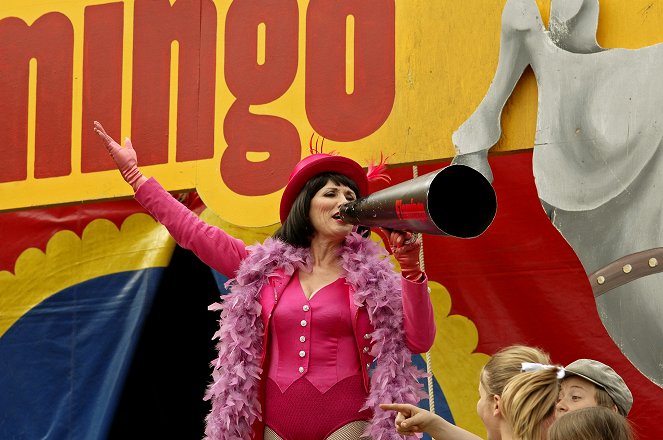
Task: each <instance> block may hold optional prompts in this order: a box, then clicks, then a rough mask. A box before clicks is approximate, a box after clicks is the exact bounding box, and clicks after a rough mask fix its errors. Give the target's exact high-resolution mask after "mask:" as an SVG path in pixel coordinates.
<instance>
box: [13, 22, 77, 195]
mask: <svg viewBox="0 0 663 440" xmlns="http://www.w3.org/2000/svg"><path fill="white" fill-rule="evenodd" d="M73 47H74V36H73V29H72V25H71V22H70V21H69V19H68V18H67V17H66V16H64V15H62V14H60V13H56V12H54V13H49V14H46V15H44V16H42V17H40V18H39V19H38V20H37V21H35V22H34V23H33V24H32V26H28V25H27V24H26V23H25V22H24V21H22V20H20V19H18V18H14V17H10V18H5V19H3V20H0V78H2V80H0V157H2V165H1V166H0V183H1V182H14V181H19V180H25V179H27V178H28V175H27V174H28V163H27V160H28V98H29V97H28V94H29V90H28V88H29V76H30V67H29V66H30V60H31V59H32V58H35V59H36V60H37V88H36V95H37V96H36V109H35V110H36V128H35V153H34V154H35V157H34V177H35V178H38V179H39V178H44V177H56V176H64V175H67V174H69V173H70V172H71V101H72V83H73V78H72V69H73Z"/></svg>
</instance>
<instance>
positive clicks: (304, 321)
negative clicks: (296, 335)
mask: <svg viewBox="0 0 663 440" xmlns="http://www.w3.org/2000/svg"><path fill="white" fill-rule="evenodd" d="M300 324H301V325H302V327H306V320H305V319H302V322H300Z"/></svg>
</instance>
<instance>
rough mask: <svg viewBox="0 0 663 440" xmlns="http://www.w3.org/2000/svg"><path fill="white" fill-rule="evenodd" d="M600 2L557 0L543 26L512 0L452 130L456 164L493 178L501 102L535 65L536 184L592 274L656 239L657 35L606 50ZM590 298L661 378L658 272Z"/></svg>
mask: <svg viewBox="0 0 663 440" xmlns="http://www.w3.org/2000/svg"><path fill="white" fill-rule="evenodd" d="M598 10H599V5H598V1H597V0H553V2H552V4H551V18H550V24H549V29H548V30H546V29H545V27H544V25H543V23H542V20H541V18H540V12H539V10H538V7H537V5H536V3H535V1H534V0H507V2H506V5H505V7H504V11H503V13H502V31H501V40H500V54H499V62H498V66H497V71H496V73H495V77H494V78H493V82H492V84H491V85H490V88H489V89H488V92H487V93H486V96H485V97H484V99H483V101H482V102H481V104H480V105H479V106H478V107H477V109H476V110H475V112H474V113H473V114H472V115H471V116H470V117H469V118H468V119H467V120H466V121H465V122H464V123H463V124H462V125H461V126H460V127H459V129H458V130H457V131H456V132H455V133H454V135H453V142H454V145H455V146H456V151H457V154H456V157H455V158H454V163H463V164H466V165H470V166H472V167H474V168H476V169H478V170H479V171H481V172H482V173H483V174H484V175H486V176H487V177H488V178H489V179H490V180H492V173H491V171H490V167H489V165H488V161H487V160H486V157H487V152H488V149H490V148H491V147H492V146H493V145H494V144H495V143H496V142H497V141H498V139H499V137H500V134H501V129H500V115H501V112H502V109H503V107H504V104H505V102H506V100H507V98H508V97H509V96H510V94H511V92H512V91H513V88H514V87H515V85H516V83H517V82H518V80H519V79H520V76H521V75H522V73H523V71H524V69H525V68H526V67H527V66H528V65H530V66H531V67H532V69H533V71H534V74H535V76H536V81H537V84H538V94H539V95H538V117H537V126H536V138H535V146H534V156H533V170H534V177H535V182H536V187H537V190H538V193H539V197H540V199H541V202H542V204H543V207H544V209H545V210H546V212H547V213H548V215H549V217H550V220H551V221H552V223H553V224H554V225H555V226H556V227H557V228H558V229H559V231H560V232H561V233H562V235H563V236H564V237H565V238H566V240H567V241H568V242H569V244H570V245H571V246H572V247H573V249H574V250H575V252H576V254H577V255H578V257H579V258H580V261H581V262H582V264H583V266H584V268H585V270H586V272H587V273H588V274H589V273H592V272H594V271H596V270H597V269H599V268H602V267H604V266H606V265H608V264H609V263H610V262H612V261H615V260H617V259H619V258H621V257H624V256H625V255H628V254H632V253H636V252H639V251H643V250H645V249H650V248H656V247H662V246H663V221H662V219H663V217H662V211H663V148H662V147H661V143H662V140H663V81H662V80H661V78H662V76H661V75H662V74H663V45H662V44H657V45H654V46H649V47H645V48H641V49H637V50H628V49H603V48H601V47H600V46H599V45H598V44H597V42H596V28H597V23H598ZM659 264H663V261H660V262H659ZM596 302H597V307H598V311H599V315H600V317H601V319H602V321H603V324H604V325H605V327H606V329H607V330H608V332H609V333H610V335H611V337H612V338H613V340H614V341H615V342H616V343H617V345H618V346H619V347H620V349H621V350H622V352H623V353H624V354H625V355H626V356H627V357H628V358H629V359H630V360H631V362H632V363H633V364H634V365H635V366H636V367H637V368H638V369H639V370H640V371H641V372H642V373H643V374H645V375H646V376H647V377H649V378H650V379H651V380H652V381H653V382H654V383H656V384H658V385H659V386H663V318H662V317H663V274H658V275H649V276H645V277H642V278H639V279H637V280H635V281H633V282H630V283H628V284H625V285H623V286H621V287H618V288H616V289H614V290H611V291H610V292H607V293H605V294H603V295H601V296H599V297H597V299H596Z"/></svg>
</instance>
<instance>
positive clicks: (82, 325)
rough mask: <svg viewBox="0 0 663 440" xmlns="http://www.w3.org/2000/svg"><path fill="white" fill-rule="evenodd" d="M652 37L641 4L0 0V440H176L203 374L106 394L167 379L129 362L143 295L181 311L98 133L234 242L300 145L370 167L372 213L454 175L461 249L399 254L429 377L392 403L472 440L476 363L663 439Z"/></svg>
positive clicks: (254, 230) (168, 250)
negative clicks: (536, 350) (427, 181)
mask: <svg viewBox="0 0 663 440" xmlns="http://www.w3.org/2000/svg"><path fill="white" fill-rule="evenodd" d="M661 29H663V14H661V12H660V10H659V9H658V6H657V5H656V4H655V3H651V2H649V1H644V0H634V1H629V2H620V1H611V0H601V1H600V2H599V1H598V0H573V1H571V0H568V1H564V0H495V1H492V0H491V1H481V2H463V1H445V2H439V1H433V0H408V1H407V2H400V3H398V2H395V1H393V0H343V1H336V0H334V1H329V0H255V1H253V0H252V1H239V0H235V1H231V0H117V1H109V0H53V1H48V2H45V1H43V0H4V1H3V2H2V5H0V116H1V117H0V157H2V161H1V163H0V237H1V238H2V242H3V247H2V251H0V390H1V391H2V392H0V437H2V438H25V439H28V438H30V439H31V438H49V439H60V438H69V439H88V438H94V439H97V438H106V437H108V436H111V433H113V432H116V433H117V432H119V431H114V429H117V428H116V426H117V424H118V423H119V422H117V421H116V415H117V413H118V411H119V412H120V413H122V414H127V413H129V416H127V417H129V419H128V420H130V422H131V423H133V424H134V425H133V426H135V428H132V429H133V432H134V433H136V432H138V433H142V434H144V435H147V436H149V435H153V436H158V435H162V436H168V435H169V434H171V435H172V434H173V433H174V432H176V433H177V434H181V436H182V437H185V438H189V437H196V436H197V437H201V436H202V425H203V423H204V422H203V418H204V414H205V410H206V409H208V408H206V407H205V405H206V404H205V403H201V402H202V398H203V390H204V387H205V385H206V383H207V381H208V380H209V378H208V377H207V375H208V373H209V370H208V369H207V368H206V367H207V362H209V360H211V359H206V358H205V355H204V354H203V356H202V357H203V360H202V361H196V362H200V365H201V366H202V367H201V368H202V370H203V373H202V375H201V376H200V378H199V379H198V381H199V383H200V387H201V390H200V391H199V392H198V394H197V395H194V396H193V397H191V396H190V395H187V397H182V395H180V394H173V395H171V396H168V395H167V393H164V394H163V395H162V394H159V396H164V397H161V398H162V399H165V400H164V402H158V403H155V404H154V405H151V406H150V405H144V404H143V401H142V400H140V399H137V400H136V402H128V403H127V401H130V400H132V399H123V398H122V395H123V393H128V392H129V391H128V388H130V387H132V386H134V385H135V382H131V381H129V382H127V380H126V378H127V377H128V375H131V374H132V371H133V372H135V371H137V370H138V367H136V365H135V363H134V362H146V363H147V364H149V365H150V366H152V367H153V366H155V365H157V366H158V370H160V373H159V374H160V375H158V376H151V377H148V376H145V377H143V376H139V377H140V379H139V382H140V381H150V380H152V378H153V377H159V378H168V379H171V378H173V377H177V375H178V371H177V370H176V368H178V367H176V365H175V364H174V363H173V362H166V361H164V359H165V358H164V355H163V353H158V354H157V352H158V351H160V350H162V346H161V345H157V344H154V346H150V343H149V342H145V341H148V340H147V339H143V344H139V341H141V338H143V337H144V332H143V329H144V326H145V323H146V321H147V320H148V318H149V315H150V313H152V312H154V313H166V314H167V313H171V312H172V313H173V314H176V312H177V311H179V310H177V307H178V306H177V305H174V306H173V308H174V310H171V311H170V312H164V311H162V310H161V309H159V311H154V309H153V307H152V305H153V303H154V301H155V300H156V299H158V296H159V295H163V293H162V292H163V291H164V289H165V287H166V286H164V284H168V283H172V284H173V285H174V287H176V288H177V290H178V292H177V295H178V297H180V296H179V295H181V301H188V300H189V299H190V298H191V295H193V292H198V291H199V290H201V289H203V288H202V287H201V285H200V284H199V283H200V281H199V280H196V279H195V278H194V277H187V276H186V273H183V274H178V277H176V278H177V281H176V283H175V282H173V281H172V280H171V279H166V281H164V279H165V278H164V273H165V271H167V270H168V269H173V270H180V268H179V266H178V267H177V269H175V265H176V264H177V263H173V262H171V256H172V255H173V252H174V249H176V245H175V243H174V242H173V240H172V238H170V236H169V235H168V232H167V231H166V230H165V229H164V228H163V227H162V226H160V225H159V224H158V223H157V222H156V221H155V220H153V219H152V218H151V217H150V216H149V215H147V214H146V213H145V212H144V210H143V209H142V208H141V207H140V206H139V205H138V204H137V203H136V202H135V201H133V200H132V199H131V196H132V190H131V187H129V186H128V185H126V183H125V182H124V181H123V180H122V177H121V176H120V174H119V173H118V171H117V170H116V168H115V164H114V162H113V161H112V159H111V158H109V156H108V153H107V152H106V150H105V149H104V148H103V146H102V145H101V143H100V141H99V139H98V138H97V135H96V134H95V133H94V132H93V130H92V124H93V121H101V122H102V123H103V125H104V127H105V128H106V130H107V131H108V133H109V134H110V135H111V136H112V137H114V138H115V139H117V140H122V139H124V138H125V137H128V138H131V141H132V142H133V145H134V147H135V149H136V152H137V154H138V160H139V166H140V169H141V171H142V172H143V173H144V174H145V175H146V176H151V177H155V178H157V179H158V180H159V182H160V183H161V184H162V185H163V186H164V187H165V188H166V189H167V190H168V191H170V192H172V193H173V194H175V196H176V197H178V199H179V200H180V201H182V202H183V203H185V204H186V205H187V206H189V207H190V208H192V209H193V210H194V211H195V213H196V214H197V215H200V217H201V218H202V219H203V220H205V221H206V222H208V223H211V224H214V225H216V226H219V227H221V228H223V229H224V230H226V231H228V232H229V233H230V234H231V235H233V236H235V237H238V238H240V239H241V240H243V241H244V242H245V243H246V244H247V245H250V244H253V243H255V242H256V241H258V242H262V241H263V240H264V239H265V238H267V237H269V236H270V235H271V234H272V233H273V232H274V231H275V230H276V228H277V227H278V221H279V215H278V205H279V200H280V197H281V194H282V190H283V187H284V186H285V184H286V182H287V179H288V176H289V174H290V172H291V170H292V168H293V166H294V165H295V164H296V163H297V162H298V161H299V160H300V159H301V158H302V157H304V156H306V155H308V154H310V145H311V144H316V142H323V140H324V144H323V145H324V147H323V148H324V150H325V151H327V152H329V151H335V152H338V153H340V154H342V155H344V156H348V157H350V158H352V159H355V160H356V161H358V162H359V163H361V164H363V165H366V166H368V165H369V164H372V163H375V162H376V161H378V160H379V159H380V157H381V156H382V157H387V163H388V167H389V168H388V171H387V173H388V174H389V175H390V176H391V183H389V184H388V183H386V182H379V183H372V184H371V185H372V186H371V190H372V191H377V190H380V189H383V188H385V187H386V186H387V185H393V184H397V183H400V182H403V181H406V180H408V179H411V178H413V177H415V176H420V175H423V174H425V173H427V172H430V171H434V170H438V169H440V168H442V167H445V166H448V165H449V164H450V163H454V164H458V163H461V164H465V165H468V166H471V167H473V168H475V169H476V170H478V171H480V172H481V173H483V174H484V175H485V176H486V177H487V178H488V179H489V180H490V181H491V182H492V185H493V187H494V189H495V194H496V196H497V215H496V218H495V220H494V221H493V223H492V224H491V226H490V227H489V228H488V230H487V231H486V232H485V233H483V234H482V235H481V236H479V237H477V238H472V239H459V238H456V237H450V236H437V235H428V234H425V235H424V237H423V246H424V259H423V262H424V265H425V269H426V272H427V274H428V277H429V280H430V287H431V298H432V302H433V305H434V307H435V314H436V321H437V328H438V333H437V339H436V342H435V345H434V347H433V348H432V349H431V351H430V353H428V354H426V355H421V356H420V355H416V356H414V359H415V363H416V364H417V365H418V366H419V367H421V368H423V369H428V370H429V372H430V373H431V378H430V380H429V381H427V383H426V385H427V387H432V388H431V389H430V390H429V391H430V394H429V396H430V398H431V399H430V400H423V401H422V402H420V405H421V406H423V407H427V408H431V409H432V410H434V411H435V412H436V413H438V414H440V415H441V416H443V417H444V418H446V419H447V420H449V421H452V422H453V423H455V424H457V425H459V426H462V427H463V428H465V429H467V430H469V431H471V432H474V433H476V434H478V435H480V436H482V437H484V438H485V435H486V432H485V429H484V426H483V425H482V423H481V420H480V419H479V417H478V416H477V414H476V401H477V399H478V390H477V384H478V377H479V372H480V371H481V367H482V366H483V365H484V364H485V363H486V362H487V361H488V359H489V358H490V356H491V355H492V354H493V353H495V352H496V351H497V350H499V349H500V348H502V347H505V346H507V345H510V344H514V343H524V344H529V345H535V346H539V347H541V348H542V349H544V350H546V351H548V352H549V353H550V354H551V357H552V359H553V361H554V362H555V363H559V364H566V363H568V362H570V361H572V360H574V359H577V358H585V357H588V358H593V359H597V360H600V361H602V362H605V363H606V364H609V365H610V366H612V367H613V368H614V369H615V370H616V371H617V372H618V373H619V374H620V375H622V376H623V377H624V379H625V381H626V382H627V384H628V385H629V387H630V388H631V390H632V392H633V395H634V406H633V410H632V411H631V413H630V414H629V420H630V421H631V422H632V424H633V426H634V428H635V430H636V431H637V433H638V434H639V438H640V439H641V440H655V439H659V438H663V427H661V426H660V424H658V423H656V422H655V420H657V417H656V416H658V415H660V414H663V403H661V402H663V399H662V397H663V389H661V386H663V368H661V365H663V358H662V357H661V356H663V344H662V343H661V341H663V327H662V326H661V320H660V316H661V314H662V313H663V302H662V301H661V298H663V296H662V295H661V287H660V285H661V277H662V276H661V275H660V272H661V270H662V268H663V261H661V260H663V253H661V249H663V243H661V237H663V234H662V233H661V231H663V226H662V225H663V223H662V220H661V218H663V217H662V216H661V213H662V212H663V201H662V199H661V197H660V195H659V193H660V189H659V188H660V187H661V185H662V184H663V183H662V182H661V178H662V177H661V176H663V173H661V172H660V167H661V160H662V158H663V153H662V151H661V139H662V137H661V127H660V125H661V115H660V108H661V105H660V104H661V102H662V98H663V95H662V92H663V88H662V87H661V85H660V83H659V81H658V76H657V72H659V71H660V68H659V67H661V66H660V64H661V63H663V52H662V49H661V48H662V47H663V46H661V45H660V42H661V41H663V33H661ZM446 191H448V193H452V192H460V191H462V188H447V189H446ZM439 203H440V204H442V206H444V200H441V201H440V202H439ZM468 203H471V200H468ZM373 238H374V239H375V240H377V241H380V240H381V236H380V234H379V233H378V232H377V231H375V233H374V234H373ZM198 263H200V262H198ZM200 264H202V263H200ZM205 270H207V269H206V268H205ZM211 276H212V277H214V279H215V280H216V286H215V287H214V292H213V293H212V294H213V295H217V294H221V295H222V294H223V293H225V288H224V284H225V282H226V281H227V279H226V278H225V277H224V276H222V275H220V274H218V273H215V272H213V273H211ZM171 287H173V286H171ZM204 289H208V287H205V288H204ZM208 290H209V289H208ZM207 293H210V292H209V291H208V292H207ZM180 308H181V303H180ZM200 308H201V313H202V314H203V315H205V314H206V317H205V319H209V320H211V321H212V322H213V324H215V325H216V322H215V319H218V316H216V317H215V316H213V314H211V313H210V312H208V311H207V310H206V306H201V307H200ZM168 316H169V317H170V316H171V315H168ZM199 319H200V318H199V316H198V315H195V316H194V315H192V314H189V313H181V314H179V315H178V321H177V323H175V324H173V325H172V326H171V327H172V329H173V331H174V332H175V331H177V329H180V331H181V332H182V333H184V330H183V328H184V327H188V326H192V325H197V324H199V323H198V321H197V320H199ZM212 334H213V331H211V332H210V333H209V334H208V335H206V336H204V338H207V339H209V338H211V337H212ZM207 339H205V344H206V346H207V347H213V341H211V340H207ZM146 344H147V346H146ZM182 345H185V344H182ZM141 350H142V351H145V353H143V352H141ZM137 352H138V353H137ZM142 355H145V356H142ZM151 356H154V357H151ZM141 359H146V360H141ZM141 368H142V367H141ZM171 368H172V369H171ZM153 370H154V369H152V371H153ZM196 386H198V385H196ZM193 394H196V393H193ZM127 395H129V394H127ZM147 401H152V400H149V399H148V400H147ZM162 403H163V406H167V407H168V411H169V412H168V413H167V414H169V415H170V414H177V412H178V411H184V408H187V407H191V406H196V405H202V406H203V409H202V411H201V415H200V417H199V420H197V422H196V423H194V424H193V425H192V426H188V425H187V426H181V427H179V426H178V427H177V428H175V427H173V426H171V424H169V423H166V424H163V425H164V426H160V425H162V423H155V424H148V423H147V422H146V421H145V420H143V419H141V418H140V416H141V415H148V414H149V415H154V416H155V417H158V415H157V414H155V413H156V412H157V411H158V410H161V411H162V412H163V411H165V410H164V409H163V407H161V408H157V407H159V406H160V405H161V404H162ZM134 405H135V406H134ZM141 405H142V408H141ZM152 406H154V407H155V408H152ZM128 409H129V410H128ZM134 410H135V411H134ZM139 410H140V411H139ZM171 411H172V412H171ZM131 413H135V414H131ZM123 417H124V416H123ZM132 417H134V418H132ZM173 417H174V416H173ZM148 418H149V417H148ZM114 423H115V427H114ZM155 425H158V426H155ZM175 429H181V431H175ZM116 435H117V434H116ZM118 437H120V436H119V435H118Z"/></svg>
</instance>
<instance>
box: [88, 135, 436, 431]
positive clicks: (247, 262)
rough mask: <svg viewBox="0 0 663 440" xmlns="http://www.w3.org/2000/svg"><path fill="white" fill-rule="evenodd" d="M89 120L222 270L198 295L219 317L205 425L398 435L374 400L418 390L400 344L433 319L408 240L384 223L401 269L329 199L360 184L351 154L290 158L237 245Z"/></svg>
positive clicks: (166, 215) (414, 343) (351, 193)
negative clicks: (270, 205) (258, 236)
mask: <svg viewBox="0 0 663 440" xmlns="http://www.w3.org/2000/svg"><path fill="white" fill-rule="evenodd" d="M95 131H96V132H97V134H99V136H100V137H101V138H102V140H103V141H104V144H105V146H106V148H107V149H108V151H109V152H110V154H111V156H112V157H113V159H114V160H115V162H116V163H117V166H118V168H119V170H120V172H121V173H122V176H123V177H124V178H125V180H126V181H127V182H128V183H129V184H131V185H132V187H133V188H134V191H135V193H136V199H137V200H138V202H140V203H141V204H142V205H143V206H144V207H145V208H146V209H147V210H148V211H149V212H150V213H151V214H152V215H153V216H154V217H155V218H156V219H157V220H158V221H159V222H161V223H162V224H163V225H165V226H166V227H167V228H168V230H169V231H170V233H171V234H172V236H173V237H174V238H175V240H176V241H177V242H178V243H179V244H180V246H182V247H184V248H187V249H191V250H192V251H193V252H194V253H195V254H196V255H197V256H198V257H199V258H200V259H201V260H202V261H203V262H205V263H206V264H208V265H209V266H210V267H212V268H213V269H215V270H217V271H219V272H221V273H223V274H225V275H227V276H229V277H232V276H234V278H233V279H231V280H230V281H229V282H228V285H229V287H230V291H231V293H230V294H228V295H226V296H224V297H223V300H222V302H221V303H220V304H214V305H213V306H212V307H211V308H212V309H218V310H221V319H220V327H219V331H218V332H217V333H216V335H215V337H217V338H218V339H219V342H218V346H217V348H218V351H219V353H218V358H217V359H216V360H215V361H214V362H213V365H214V370H213V372H212V383H211V384H210V386H209V388H208V391H207V395H206V399H209V400H211V401H212V409H211V411H210V414H209V415H208V416H207V427H206V432H205V434H206V436H207V438H210V439H237V440H239V439H263V438H264V439H265V440H278V439H283V440H323V439H330V440H337V439H343V440H356V439H359V438H360V437H362V436H364V435H368V436H371V437H372V438H374V439H396V438H401V437H400V436H399V435H398V434H396V433H395V432H394V430H393V429H392V426H393V425H392V423H393V422H392V421H391V420H390V417H389V415H388V414H387V413H385V412H384V411H383V410H381V409H380V408H379V406H378V404H379V403H380V402H390V401H391V402H395V401H406V402H411V403H416V402H417V401H418V400H419V399H420V398H421V397H422V396H423V393H422V391H421V389H420V388H421V387H420V385H419V383H418V382H417V378H418V377H420V376H421V373H420V372H419V371H418V370H417V369H416V368H415V367H414V366H413V365H412V363H411V354H412V353H421V352H425V351H427V350H428V349H429V348H430V347H431V346H432V344H433V340H434V338H435V323H434V320H433V310H432V305H431V303H430V299H429V294H428V288H427V279H426V276H425V274H424V273H423V272H422V271H421V269H420V266H419V247H420V242H419V241H414V242H413V243H410V242H409V241H408V240H409V238H410V234H408V233H404V232H399V231H392V232H391V233H390V237H389V238H390V244H391V247H392V249H393V252H394V255H395V257H396V258H397V259H398V261H399V263H400V266H401V272H402V276H400V275H399V274H397V273H396V272H395V271H394V270H393V266H392V265H391V263H390V262H389V260H388V259H387V258H385V256H386V252H385V251H384V249H382V248H381V247H380V246H379V245H377V244H376V243H375V242H373V241H372V240H370V239H368V238H366V237H364V236H362V235H360V234H357V233H356V232H353V227H352V225H348V224H346V223H344V222H343V221H341V219H340V217H339V207H340V206H341V205H343V204H344V203H347V202H349V201H352V200H354V199H355V198H357V197H359V196H360V195H362V194H366V193H367V192H368V179H367V176H366V173H365V172H364V170H363V169H362V168H361V166H360V165H359V164H357V163H356V162H354V161H352V160H350V159H348V158H345V157H341V156H336V155H329V154H313V155H311V156H309V157H307V158H305V159H303V160H302V161H301V162H299V163H298V164H297V166H296V167H295V170H294V171H293V173H292V175H291V176H290V179H289V181H288V184H287V186H286V188H285V190H284V193H283V197H282V199H281V208H280V214H281V222H282V226H281V228H280V229H279V230H278V231H277V232H276V233H275V234H274V236H273V237H272V238H269V239H267V240H265V242H264V243H263V244H256V245H253V246H248V247H247V246H245V244H244V243H243V242H242V241H241V240H238V239H236V238H233V237H231V236H230V235H228V234H227V233H225V232H224V231H222V230H221V229H219V228H216V227H213V226H210V225H207V224H206V223H204V222H202V221H201V220H199V219H198V218H197V217H196V216H195V215H194V214H193V213H191V212H190V211H189V210H188V209H187V208H186V207H184V206H183V205H182V204H180V203H179V202H178V201H177V200H175V199H174V198H173V197H171V196H170V194H168V193H167V192H166V191H165V190H164V189H163V188H162V187H161V186H160V185H159V184H158V183H157V181H156V180H154V179H147V178H146V177H144V176H143V175H142V174H141V172H140V171H139V170H138V168H137V160H136V153H135V152H134V150H133V148H132V147H131V142H130V141H129V140H128V139H127V141H126V144H125V148H122V147H121V146H120V145H118V144H117V143H116V142H115V141H114V140H113V139H112V138H111V137H110V136H108V135H107V134H106V132H105V131H104V129H103V127H102V126H101V124H99V123H95ZM374 360H375V361H376V362H375V366H374V368H372V364H373V362H374ZM369 370H370V373H371V374H370V378H369Z"/></svg>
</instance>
